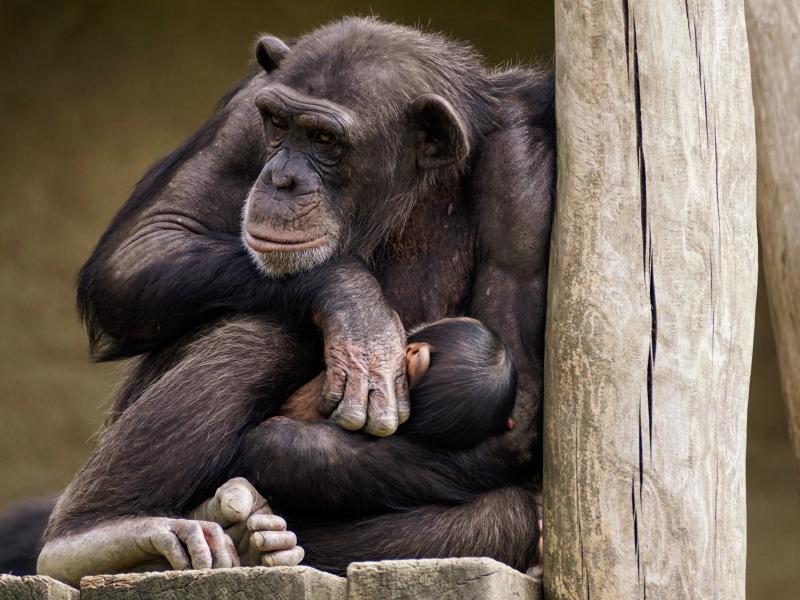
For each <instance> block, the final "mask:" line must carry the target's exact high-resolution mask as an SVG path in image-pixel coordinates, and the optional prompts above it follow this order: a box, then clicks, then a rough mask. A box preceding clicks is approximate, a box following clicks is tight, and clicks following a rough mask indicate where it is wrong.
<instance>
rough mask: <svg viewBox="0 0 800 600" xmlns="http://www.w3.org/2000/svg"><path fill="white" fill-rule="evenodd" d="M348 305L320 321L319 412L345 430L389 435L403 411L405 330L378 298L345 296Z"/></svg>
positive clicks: (406, 412)
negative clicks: (322, 376) (321, 368)
mask: <svg viewBox="0 0 800 600" xmlns="http://www.w3.org/2000/svg"><path fill="white" fill-rule="evenodd" d="M350 299H351V300H352V304H353V306H352V310H346V311H343V312H342V313H340V314H337V315H335V316H334V317H332V318H329V319H328V320H327V322H326V323H325V324H324V325H323V333H324V335H325V365H326V367H327V374H326V377H325V382H324V384H323V387H322V396H321V400H320V411H321V412H322V413H323V414H326V415H327V414H330V417H331V418H332V419H334V420H335V421H336V423H338V424H339V425H341V426H342V427H344V428H345V429H361V428H362V427H363V428H364V431H366V432H367V433H371V434H373V435H378V436H386V435H391V434H392V433H394V432H395V430H396V429H397V426H398V425H400V424H401V423H403V422H405V421H406V420H407V419H408V416H409V400H408V383H407V381H406V361H405V343H406V334H405V330H404V329H403V324H402V322H401V321H400V318H399V317H398V316H397V313H396V312H394V310H392V309H391V307H389V306H388V304H386V302H385V300H383V298H382V297H381V298H380V301H378V302H375V303H373V304H369V303H367V302H365V301H364V300H365V299H364V298H361V297H357V296H350Z"/></svg>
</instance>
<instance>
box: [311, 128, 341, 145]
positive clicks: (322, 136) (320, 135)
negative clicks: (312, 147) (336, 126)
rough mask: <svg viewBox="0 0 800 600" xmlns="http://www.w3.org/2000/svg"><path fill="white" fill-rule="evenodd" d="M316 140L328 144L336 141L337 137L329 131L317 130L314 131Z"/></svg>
mask: <svg viewBox="0 0 800 600" xmlns="http://www.w3.org/2000/svg"><path fill="white" fill-rule="evenodd" d="M314 141H315V142H316V143H317V144H323V145H328V144H332V143H333V142H335V141H336V137H335V136H334V135H333V134H332V133H328V132H327V131H317V132H316V133H314Z"/></svg>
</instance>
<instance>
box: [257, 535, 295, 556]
mask: <svg viewBox="0 0 800 600" xmlns="http://www.w3.org/2000/svg"><path fill="white" fill-rule="evenodd" d="M250 544H251V545H252V546H253V547H254V548H256V549H257V550H259V551H261V552H277V551H279V550H291V549H292V548H294V547H295V546H297V536H296V535H295V534H294V533H292V532H291V531H256V532H255V533H254V534H253V535H252V536H250Z"/></svg>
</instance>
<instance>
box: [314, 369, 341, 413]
mask: <svg viewBox="0 0 800 600" xmlns="http://www.w3.org/2000/svg"><path fill="white" fill-rule="evenodd" d="M346 386H347V373H346V372H345V371H344V370H343V369H339V368H335V367H329V368H328V370H327V371H326V372H325V381H324V382H323V384H322V395H321V396H320V399H319V412H321V413H322V414H323V415H330V414H331V413H332V412H333V411H334V409H335V408H336V407H337V406H338V405H339V403H340V402H341V401H342V398H343V397H344V390H345V387H346Z"/></svg>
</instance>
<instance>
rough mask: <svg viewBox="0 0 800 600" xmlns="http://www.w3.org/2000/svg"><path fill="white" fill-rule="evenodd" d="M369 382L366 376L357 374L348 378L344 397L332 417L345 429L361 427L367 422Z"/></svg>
mask: <svg viewBox="0 0 800 600" xmlns="http://www.w3.org/2000/svg"><path fill="white" fill-rule="evenodd" d="M368 394H369V382H368V381H367V378H366V377H363V376H360V375H356V376H350V377H348V378H347V387H345V390H344V397H343V398H342V401H341V402H340V403H339V406H337V407H336V410H335V411H333V413H332V414H331V418H332V419H333V420H334V421H336V423H337V424H338V425H339V426H340V427H344V428H345V429H351V430H356V429H361V428H362V427H364V423H366V422H367V400H368Z"/></svg>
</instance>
